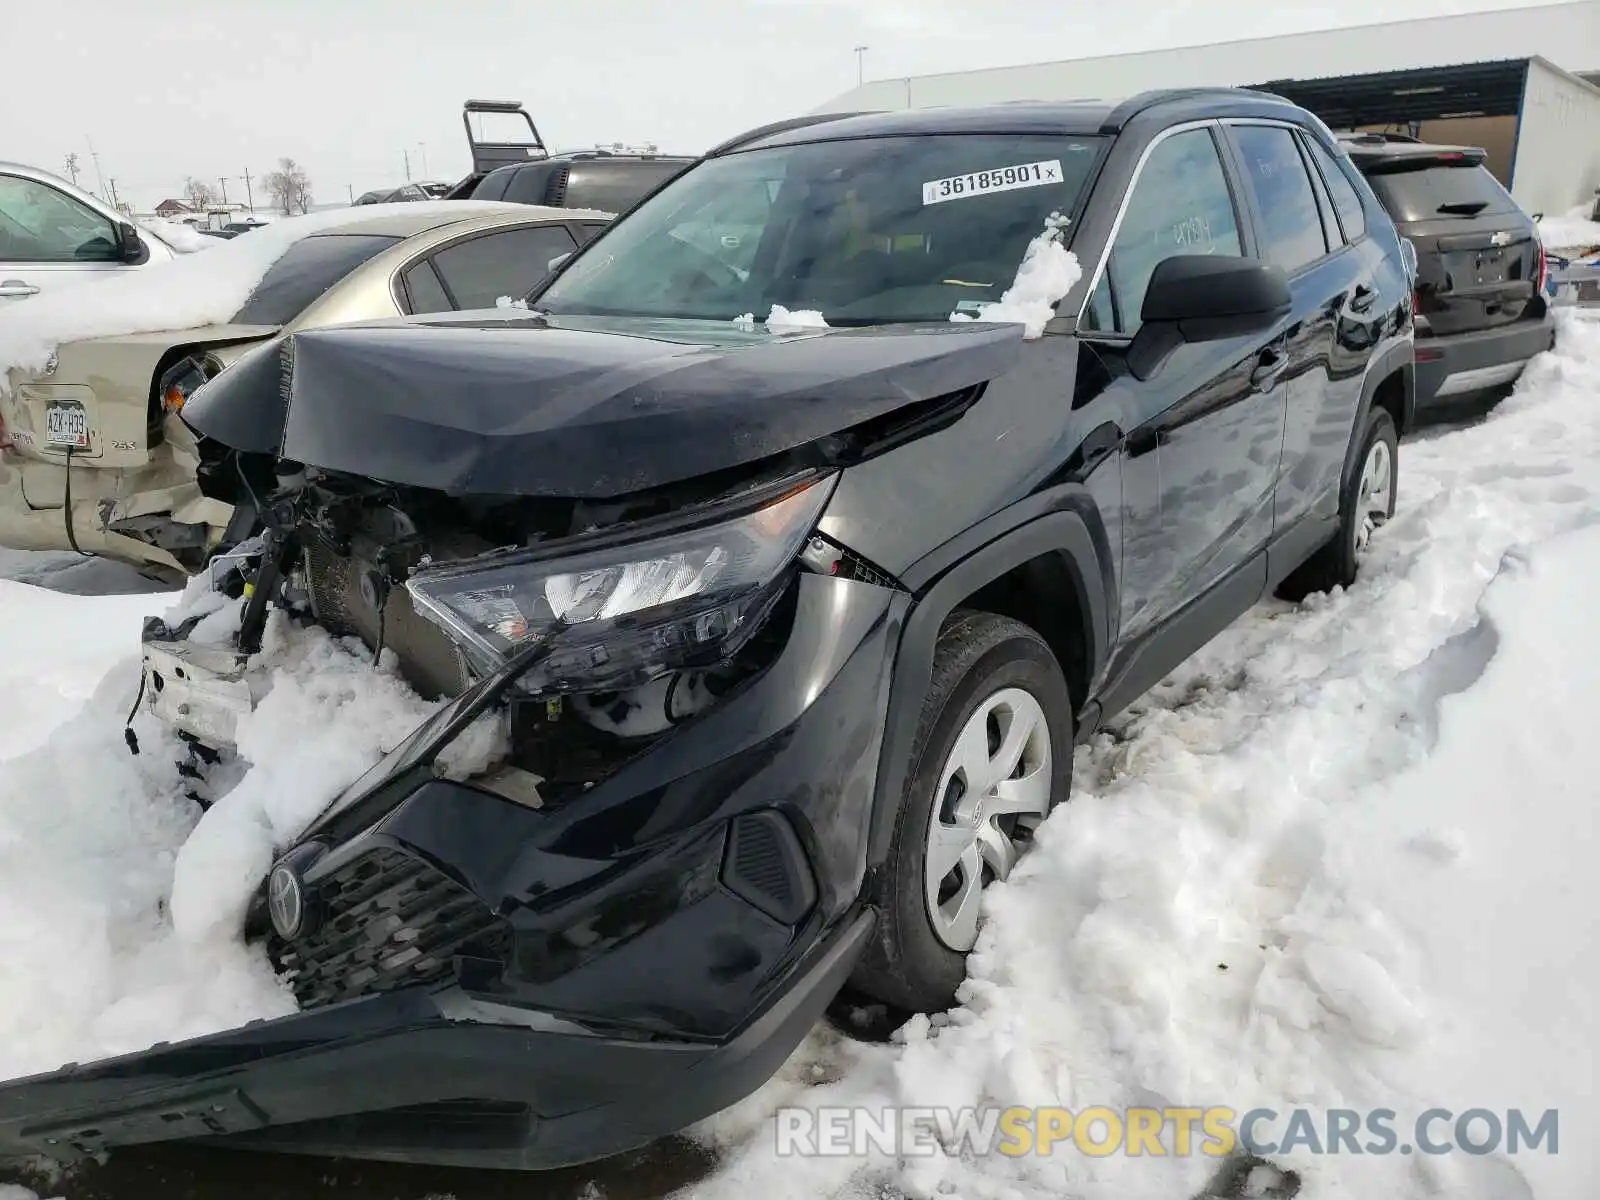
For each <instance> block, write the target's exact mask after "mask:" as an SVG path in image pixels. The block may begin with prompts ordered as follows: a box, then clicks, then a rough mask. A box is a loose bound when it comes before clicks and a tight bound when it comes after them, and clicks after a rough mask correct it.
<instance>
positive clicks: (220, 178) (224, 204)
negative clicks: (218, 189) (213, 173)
mask: <svg viewBox="0 0 1600 1200" xmlns="http://www.w3.org/2000/svg"><path fill="white" fill-rule="evenodd" d="M217 182H218V183H220V184H221V185H222V207H223V208H227V207H228V177H227V176H226V175H218V176H217Z"/></svg>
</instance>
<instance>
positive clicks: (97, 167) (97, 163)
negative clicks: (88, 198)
mask: <svg viewBox="0 0 1600 1200" xmlns="http://www.w3.org/2000/svg"><path fill="white" fill-rule="evenodd" d="M83 140H84V141H85V142H89V157H90V158H91V159H92V160H94V177H95V180H96V181H97V182H98V183H99V185H100V199H102V200H104V199H105V198H106V177H105V176H104V175H103V174H101V172H100V156H99V155H98V154H96V153H95V152H94V143H93V142H90V141H89V135H88V134H87V133H86V134H84V135H83Z"/></svg>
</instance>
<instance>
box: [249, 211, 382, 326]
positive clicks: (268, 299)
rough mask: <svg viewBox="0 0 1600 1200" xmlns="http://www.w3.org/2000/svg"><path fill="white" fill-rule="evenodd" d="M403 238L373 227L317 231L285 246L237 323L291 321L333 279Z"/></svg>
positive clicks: (309, 304)
mask: <svg viewBox="0 0 1600 1200" xmlns="http://www.w3.org/2000/svg"><path fill="white" fill-rule="evenodd" d="M398 241H400V239H399V238H397V237H389V236H387V235H379V234H372V233H318V234H313V235H312V236H310V237H306V238H301V239H300V240H299V241H298V242H294V243H293V244H291V245H290V247H289V248H288V249H287V250H285V251H284V252H283V255H282V257H280V258H279V259H278V261H277V262H275V263H273V264H272V266H271V268H270V269H268V271H267V273H266V274H265V275H263V276H262V277H261V282H260V283H258V284H256V290H255V291H253V292H251V293H250V299H248V300H246V301H245V304H244V307H243V308H241V309H240V310H239V311H238V312H236V313H235V314H234V315H233V321H232V324H234V325H287V324H288V323H289V322H290V321H292V320H294V319H295V318H296V317H298V316H299V315H300V314H301V313H302V312H304V311H305V310H306V309H307V308H309V307H310V306H311V302H312V301H313V300H315V299H317V297H319V296H321V295H322V293H323V292H326V291H327V290H328V289H329V288H331V287H332V286H333V285H334V284H336V283H338V282H339V281H340V280H341V279H343V278H344V277H345V276H346V275H348V274H350V272H351V271H354V270H355V269H356V268H357V267H359V266H360V265H361V264H362V263H364V262H366V261H367V260H368V259H369V258H372V257H374V256H375V255H377V254H378V253H379V252H380V251H383V250H387V249H388V248H389V247H390V246H392V245H394V244H395V243H396V242H398Z"/></svg>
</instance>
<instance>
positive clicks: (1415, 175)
mask: <svg viewBox="0 0 1600 1200" xmlns="http://www.w3.org/2000/svg"><path fill="white" fill-rule="evenodd" d="M1369 182H1370V183H1371V184H1372V190H1373V191H1375V192H1377V193H1378V199H1380V200H1382V201H1383V206H1384V208H1386V209H1388V210H1389V214H1390V215H1391V216H1392V217H1394V219H1395V220H1396V221H1399V222H1401V223H1402V224H1404V223H1407V222H1411V221H1432V220H1435V219H1437V218H1439V217H1477V216H1502V215H1504V214H1506V213H1513V212H1516V211H1517V203H1516V201H1515V200H1513V199H1512V198H1511V194H1510V193H1509V192H1507V191H1506V190H1505V188H1503V187H1501V186H1500V183H1499V181H1498V180H1497V179H1495V177H1494V176H1493V175H1491V174H1489V172H1488V171H1486V170H1484V169H1483V168H1482V167H1480V166H1476V165H1473V166H1453V167H1452V166H1433V167H1426V168H1424V169H1423V170H1420V171H1383V172H1377V173H1375V174H1373V175H1372V176H1370V178H1369Z"/></svg>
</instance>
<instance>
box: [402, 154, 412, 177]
mask: <svg viewBox="0 0 1600 1200" xmlns="http://www.w3.org/2000/svg"><path fill="white" fill-rule="evenodd" d="M400 153H401V154H403V155H404V156H405V160H406V182H407V183H410V182H411V151H409V150H402V151H400Z"/></svg>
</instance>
